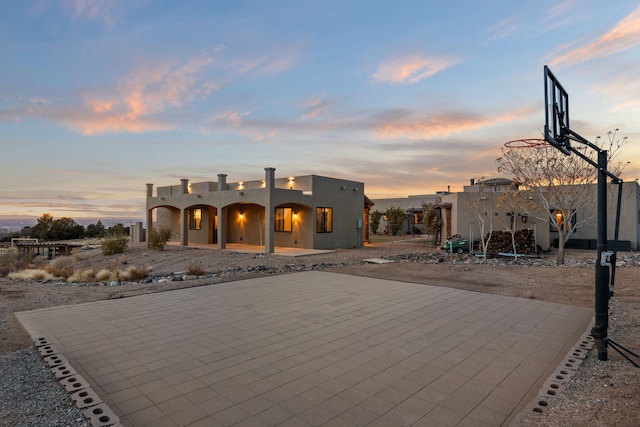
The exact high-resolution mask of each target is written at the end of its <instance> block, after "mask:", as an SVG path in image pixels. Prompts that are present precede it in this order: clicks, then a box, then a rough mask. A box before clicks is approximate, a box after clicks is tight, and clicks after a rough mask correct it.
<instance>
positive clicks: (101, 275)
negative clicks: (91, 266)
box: [96, 268, 111, 281]
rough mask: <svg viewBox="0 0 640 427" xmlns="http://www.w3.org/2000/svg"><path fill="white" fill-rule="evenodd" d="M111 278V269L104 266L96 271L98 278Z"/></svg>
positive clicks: (102, 279)
mask: <svg viewBox="0 0 640 427" xmlns="http://www.w3.org/2000/svg"><path fill="white" fill-rule="evenodd" d="M109 279H111V270H107V269H106V268H103V269H102V270H100V271H98V272H97V273H96V280H100V281H104V280H109Z"/></svg>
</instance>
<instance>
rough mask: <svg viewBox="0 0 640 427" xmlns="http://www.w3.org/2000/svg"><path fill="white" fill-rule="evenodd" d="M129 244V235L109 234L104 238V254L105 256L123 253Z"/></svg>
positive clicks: (102, 244) (102, 245)
mask: <svg viewBox="0 0 640 427" xmlns="http://www.w3.org/2000/svg"><path fill="white" fill-rule="evenodd" d="M128 245H129V237H127V236H123V235H113V236H107V237H105V238H104V239H102V243H101V245H100V246H101V248H102V254H103V255H105V256H109V255H115V254H121V253H122V252H124V250H125V249H127V246H128Z"/></svg>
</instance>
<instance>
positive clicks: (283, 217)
mask: <svg viewBox="0 0 640 427" xmlns="http://www.w3.org/2000/svg"><path fill="white" fill-rule="evenodd" d="M287 211H288V218H289V219H288V220H287ZM278 212H281V213H280V214H278ZM273 222H274V231H276V232H278V233H291V232H293V208H291V207H286V206H285V207H278V208H275V211H274V221H273Z"/></svg>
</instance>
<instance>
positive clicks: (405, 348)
mask: <svg viewBox="0 0 640 427" xmlns="http://www.w3.org/2000/svg"><path fill="white" fill-rule="evenodd" d="M425 268H426V267H425ZM17 316H18V318H19V320H20V321H21V322H22V324H23V325H24V326H25V328H26V329H27V330H28V331H29V333H30V334H31V336H32V337H33V338H36V337H46V338H47V340H48V341H49V342H50V343H52V344H54V345H55V346H56V347H57V348H58V350H59V351H60V353H61V354H63V355H64V356H65V357H66V358H67V359H68V360H69V362H70V364H71V365H72V366H73V367H74V368H75V369H76V371H78V373H80V374H81V375H82V376H83V377H84V378H85V379H86V380H88V382H89V383H90V384H91V386H92V388H93V390H94V391H95V392H96V393H97V394H98V395H99V396H100V397H101V398H102V399H103V400H104V402H105V403H106V404H107V405H109V407H110V408H111V409H112V410H113V411H114V412H115V413H116V414H117V415H118V416H119V417H120V419H121V422H122V424H124V425H128V426H139V425H180V426H189V425H191V426H199V425H213V426H215V425H234V424H238V425H257V426H260V425H310V426H321V425H326V426H330V425H369V424H371V425H401V426H402V425H450V426H453V425H458V424H459V425H500V424H504V423H507V422H508V421H509V420H511V419H513V417H514V416H515V415H517V413H518V412H519V411H521V410H522V409H523V408H524V407H525V406H526V405H527V404H528V403H529V402H530V400H531V399H532V398H533V397H534V396H535V395H536V394H537V392H538V391H539V389H540V387H541V386H542V383H543V382H544V381H545V380H546V379H547V378H548V376H549V375H550V374H551V372H552V371H553V370H554V369H555V368H556V367H557V365H558V363H559V362H560V360H561V359H562V358H563V357H564V356H565V355H566V353H567V352H568V351H569V350H570V349H571V347H572V346H573V345H574V344H575V343H576V341H577V340H578V339H579V337H580V336H582V334H583V333H584V331H585V330H586V328H587V327H588V326H589V323H590V321H591V317H592V315H591V311H590V310H586V309H583V308H576V307H569V306H564V305H560V304H553V303H545V302H540V301H535V300H531V299H524V298H513V297H504V296H499V295H489V294H481V293H476V292H468V291H461V290H456V289H450V288H439V287H433V286H425V285H418V284H411V283H404V282H396V281H390V280H381V279H372V278H364V277H358V276H350V275H344V274H335V273H328V272H304V273H295V274H289V275H282V276H272V277H264V278H259V279H251V280H243V281H237V282H230V283H223V284H216V285H210V286H202V287H196V288H188V289H181V290H175V291H170V292H162V293H156V294H149V295H143V296H137V297H132V298H125V299H120V300H109V301H99V302H93V303H87V304H80V305H74V306H65V307H54V308H48V309H41V310H34V311H29V312H22V313H18V314H17Z"/></svg>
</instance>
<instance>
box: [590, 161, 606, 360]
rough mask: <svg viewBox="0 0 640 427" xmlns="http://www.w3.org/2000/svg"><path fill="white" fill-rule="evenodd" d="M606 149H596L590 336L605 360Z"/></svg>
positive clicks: (600, 358)
mask: <svg viewBox="0 0 640 427" xmlns="http://www.w3.org/2000/svg"><path fill="white" fill-rule="evenodd" d="M606 170H607V151H606V150H599V151H598V227H597V228H598V230H597V233H598V256H597V258H596V292H595V298H596V304H595V305H596V307H595V309H596V322H595V325H594V326H593V328H592V329H591V336H592V337H593V339H594V341H595V346H596V350H598V360H607V342H606V338H607V333H608V331H607V329H608V328H609V266H608V265H607V263H606V260H605V259H603V255H602V254H603V252H606V250H607V174H606V173H605V171H606Z"/></svg>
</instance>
